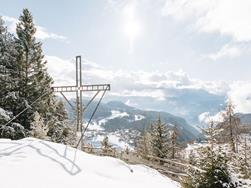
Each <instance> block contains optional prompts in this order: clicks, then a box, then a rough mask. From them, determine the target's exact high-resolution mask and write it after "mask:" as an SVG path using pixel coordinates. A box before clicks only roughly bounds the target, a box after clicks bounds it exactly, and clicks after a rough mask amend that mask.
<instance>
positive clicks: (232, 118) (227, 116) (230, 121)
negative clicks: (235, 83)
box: [219, 99, 241, 152]
mask: <svg viewBox="0 0 251 188" xmlns="http://www.w3.org/2000/svg"><path fill="white" fill-rule="evenodd" d="M223 117H224V121H223V122H222V123H220V124H219V127H220V128H222V129H223V131H222V134H221V135H220V138H222V139H223V142H226V141H227V142H229V143H230V145H231V148H232V152H238V151H237V144H238V139H239V135H240V131H241V125H240V119H239V118H238V117H236V115H235V113H234V105H233V103H232V101H231V99H228V102H227V106H226V109H225V112H224V113H223Z"/></svg>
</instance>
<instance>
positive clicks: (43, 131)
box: [31, 112, 48, 139]
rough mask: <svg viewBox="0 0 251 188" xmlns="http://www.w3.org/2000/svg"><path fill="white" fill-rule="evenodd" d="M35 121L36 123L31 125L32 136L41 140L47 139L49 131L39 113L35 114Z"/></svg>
mask: <svg viewBox="0 0 251 188" xmlns="http://www.w3.org/2000/svg"><path fill="white" fill-rule="evenodd" d="M33 119H34V121H33V122H32V123H31V136H33V137H35V138H39V139H45V138H46V135H47V131H48V129H47V127H46V125H45V123H44V121H43V118H42V117H41V116H40V115H39V113H38V112H35V113H34V118H33Z"/></svg>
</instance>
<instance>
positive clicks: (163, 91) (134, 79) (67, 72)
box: [45, 56, 228, 100]
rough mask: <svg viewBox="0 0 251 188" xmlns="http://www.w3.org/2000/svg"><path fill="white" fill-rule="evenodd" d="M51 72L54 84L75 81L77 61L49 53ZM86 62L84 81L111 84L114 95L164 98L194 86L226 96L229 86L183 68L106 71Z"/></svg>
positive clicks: (70, 83)
mask: <svg viewBox="0 0 251 188" xmlns="http://www.w3.org/2000/svg"><path fill="white" fill-rule="evenodd" d="M45 58H46V59H47V60H48V70H49V73H50V74H51V75H52V77H53V78H54V80H55V85H74V84H75V62H74V60H73V59H72V60H63V59H61V58H58V57H55V56H46V57H45ZM82 61H83V75H84V77H83V81H84V82H85V83H88V84H89V83H111V84H112V88H113V89H112V91H111V92H110V95H114V96H127V97H129V96H135V97H151V98H154V99H156V100H165V98H166V97H168V96H169V92H168V90H170V89H171V90H172V89H176V90H182V89H195V90H199V89H201V90H206V91H208V92H210V93H213V94H218V95H224V94H226V92H227V91H228V85H227V84H226V83H224V82H220V81H218V82H205V81H201V80H198V79H192V78H190V77H189V75H187V74H186V73H185V72H183V71H178V72H173V71H168V72H165V73H160V72H144V71H131V72H130V71H123V70H117V71H112V70H106V69H104V68H102V67H100V66H98V65H97V64H95V63H93V62H90V61H88V60H86V59H82Z"/></svg>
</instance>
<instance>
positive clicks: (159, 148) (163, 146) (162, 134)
mask: <svg viewBox="0 0 251 188" xmlns="http://www.w3.org/2000/svg"><path fill="white" fill-rule="evenodd" d="M169 141H170V135H169V131H168V128H167V126H166V124H164V123H162V121H161V119H160V115H159V117H158V120H157V121H156V122H155V123H154V124H153V125H152V130H151V148H152V154H153V155H154V156H155V157H159V158H166V157H167V155H168V149H169Z"/></svg>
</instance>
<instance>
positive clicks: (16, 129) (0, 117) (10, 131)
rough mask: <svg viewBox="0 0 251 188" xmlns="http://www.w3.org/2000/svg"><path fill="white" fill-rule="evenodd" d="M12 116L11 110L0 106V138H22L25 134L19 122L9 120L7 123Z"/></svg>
mask: <svg viewBox="0 0 251 188" xmlns="http://www.w3.org/2000/svg"><path fill="white" fill-rule="evenodd" d="M12 117H13V116H12V113H11V112H8V111H6V110H4V109H2V108H1V107H0V138H9V139H12V140H17V139H21V138H24V137H25V136H26V135H27V133H26V131H25V129H24V127H23V126H22V125H20V124H19V123H15V122H11V123H9V124H7V122H8V121H9V120H10V119H11V118H12ZM6 124H7V125H6Z"/></svg>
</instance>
